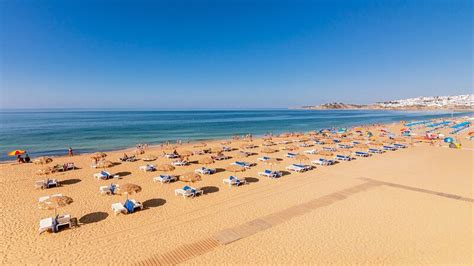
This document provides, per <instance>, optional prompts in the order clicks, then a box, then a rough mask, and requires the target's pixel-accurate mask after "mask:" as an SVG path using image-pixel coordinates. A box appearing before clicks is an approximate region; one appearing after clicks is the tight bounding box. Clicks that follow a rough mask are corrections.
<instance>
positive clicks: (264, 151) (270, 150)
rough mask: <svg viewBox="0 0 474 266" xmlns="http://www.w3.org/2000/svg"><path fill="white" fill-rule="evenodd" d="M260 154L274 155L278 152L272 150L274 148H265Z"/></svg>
mask: <svg viewBox="0 0 474 266" xmlns="http://www.w3.org/2000/svg"><path fill="white" fill-rule="evenodd" d="M260 152H262V153H274V152H276V150H275V149H272V148H263V149H262V150H261V151H260Z"/></svg>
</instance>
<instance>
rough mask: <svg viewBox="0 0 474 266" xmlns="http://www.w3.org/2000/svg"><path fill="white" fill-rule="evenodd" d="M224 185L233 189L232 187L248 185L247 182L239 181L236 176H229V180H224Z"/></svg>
mask: <svg viewBox="0 0 474 266" xmlns="http://www.w3.org/2000/svg"><path fill="white" fill-rule="evenodd" d="M222 183H224V184H227V185H229V187H232V186H239V185H244V184H247V180H245V179H238V178H237V177H235V176H229V178H226V179H222Z"/></svg>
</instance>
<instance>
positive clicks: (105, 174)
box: [94, 171, 110, 180]
mask: <svg viewBox="0 0 474 266" xmlns="http://www.w3.org/2000/svg"><path fill="white" fill-rule="evenodd" d="M94 177H95V178H97V180H99V179H104V178H105V179H108V178H109V177H110V173H109V172H106V171H101V172H100V173H96V174H94Z"/></svg>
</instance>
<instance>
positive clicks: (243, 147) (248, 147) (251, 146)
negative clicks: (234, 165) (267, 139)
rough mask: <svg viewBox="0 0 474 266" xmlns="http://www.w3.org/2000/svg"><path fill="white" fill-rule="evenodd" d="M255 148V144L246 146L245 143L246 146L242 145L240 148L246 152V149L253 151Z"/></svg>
mask: <svg viewBox="0 0 474 266" xmlns="http://www.w3.org/2000/svg"><path fill="white" fill-rule="evenodd" d="M253 147H254V145H253V144H245V143H244V144H242V145H240V148H241V149H243V150H245V149H252V148H253Z"/></svg>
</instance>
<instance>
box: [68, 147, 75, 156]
mask: <svg viewBox="0 0 474 266" xmlns="http://www.w3.org/2000/svg"><path fill="white" fill-rule="evenodd" d="M67 154H68V155H69V156H74V152H73V151H72V148H71V147H69V149H68V150H67Z"/></svg>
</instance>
